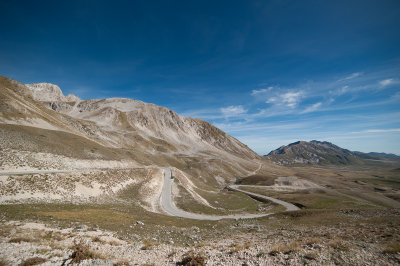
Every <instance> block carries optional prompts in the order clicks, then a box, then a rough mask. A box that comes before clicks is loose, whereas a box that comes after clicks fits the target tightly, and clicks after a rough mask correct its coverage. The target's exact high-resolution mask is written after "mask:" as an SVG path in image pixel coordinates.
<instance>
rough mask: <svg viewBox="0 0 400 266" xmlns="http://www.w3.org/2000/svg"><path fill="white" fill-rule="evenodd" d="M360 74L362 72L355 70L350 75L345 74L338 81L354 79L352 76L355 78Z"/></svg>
mask: <svg viewBox="0 0 400 266" xmlns="http://www.w3.org/2000/svg"><path fill="white" fill-rule="evenodd" d="M362 74H363V73H362V72H355V73H353V74H351V75H348V76H346V77H344V78H341V79H339V80H338V82H340V81H346V80H350V79H354V78H357V77H359V76H361V75H362Z"/></svg>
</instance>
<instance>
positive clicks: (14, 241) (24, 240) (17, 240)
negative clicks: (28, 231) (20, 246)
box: [8, 237, 37, 243]
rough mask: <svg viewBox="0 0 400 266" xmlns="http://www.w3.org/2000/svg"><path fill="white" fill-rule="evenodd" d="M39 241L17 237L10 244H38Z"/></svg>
mask: <svg viewBox="0 0 400 266" xmlns="http://www.w3.org/2000/svg"><path fill="white" fill-rule="evenodd" d="M36 241H37V240H35V239H32V238H27V237H15V238H11V239H10V240H9V241H8V243H21V242H36Z"/></svg>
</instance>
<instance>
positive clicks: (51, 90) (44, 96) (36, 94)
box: [26, 83, 80, 102]
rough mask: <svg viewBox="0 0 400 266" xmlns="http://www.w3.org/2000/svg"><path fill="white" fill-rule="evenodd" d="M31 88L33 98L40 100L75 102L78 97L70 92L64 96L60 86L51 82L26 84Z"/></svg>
mask: <svg viewBox="0 0 400 266" xmlns="http://www.w3.org/2000/svg"><path fill="white" fill-rule="evenodd" d="M26 86H27V87H28V88H29V89H30V90H31V92H32V97H33V99H35V100H37V101H41V102H53V101H61V102H76V101H79V100H80V99H79V98H78V97H77V96H75V95H72V94H68V95H67V96H65V95H64V94H63V93H62V91H61V89H60V87H58V86H57V85H54V84H51V83H32V84H26Z"/></svg>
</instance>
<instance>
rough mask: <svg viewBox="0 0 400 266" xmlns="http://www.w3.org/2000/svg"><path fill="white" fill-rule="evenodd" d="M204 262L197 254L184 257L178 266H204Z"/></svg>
mask: <svg viewBox="0 0 400 266" xmlns="http://www.w3.org/2000/svg"><path fill="white" fill-rule="evenodd" d="M205 262H206V260H205V259H204V258H203V257H202V256H201V255H199V254H188V255H184V256H183V258H182V261H181V262H180V263H178V265H185V266H198V265H205Z"/></svg>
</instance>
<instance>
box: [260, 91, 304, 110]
mask: <svg viewBox="0 0 400 266" xmlns="http://www.w3.org/2000/svg"><path fill="white" fill-rule="evenodd" d="M303 94H304V93H303V92H302V91H297V92H294V91H289V92H286V93H283V94H280V95H277V96H274V97H271V98H269V99H268V100H267V101H266V103H272V104H276V105H286V106H288V107H290V108H294V107H296V106H297V104H298V103H299V102H300V99H301V97H302V96H303Z"/></svg>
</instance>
